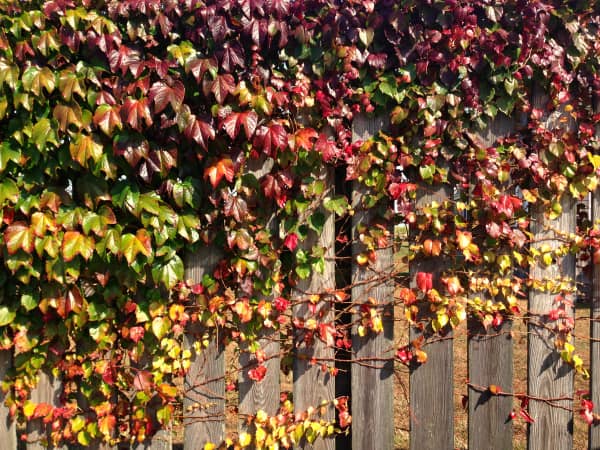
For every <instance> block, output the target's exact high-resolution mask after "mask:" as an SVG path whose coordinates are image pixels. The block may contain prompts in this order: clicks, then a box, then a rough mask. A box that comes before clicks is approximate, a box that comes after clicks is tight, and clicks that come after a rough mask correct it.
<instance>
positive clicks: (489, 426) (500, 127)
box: [467, 114, 514, 450]
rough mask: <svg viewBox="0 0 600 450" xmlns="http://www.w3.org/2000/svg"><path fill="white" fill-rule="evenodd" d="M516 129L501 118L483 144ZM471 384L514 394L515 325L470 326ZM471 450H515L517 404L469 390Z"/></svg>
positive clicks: (488, 131)
mask: <svg viewBox="0 0 600 450" xmlns="http://www.w3.org/2000/svg"><path fill="white" fill-rule="evenodd" d="M513 129H514V122H513V120H511V119H509V118H508V117H506V116H504V115H502V114H499V115H498V116H497V117H496V118H495V119H494V120H493V121H492V122H491V123H490V126H489V127H488V128H487V130H486V132H485V133H483V135H482V143H483V144H485V145H486V146H490V145H493V144H494V142H495V141H496V140H497V139H498V138H499V137H502V136H506V135H508V134H509V133H510V132H511V131H513ZM468 330H469V336H468V360H467V361H468V366H469V381H470V382H471V383H472V384H474V385H478V386H490V385H492V384H493V385H496V386H499V387H500V388H501V389H502V390H504V391H512V385H513V342H512V337H511V334H510V330H511V323H510V322H508V321H507V322H504V323H503V324H502V326H501V327H500V328H499V329H489V330H485V329H484V328H483V327H482V326H481V323H480V322H479V321H476V320H472V321H469V323H468ZM468 394H469V449H471V450H476V449H488V448H489V445H490V443H491V442H493V443H494V448H496V449H509V448H512V437H513V425H512V421H510V420H507V419H508V417H509V414H510V412H511V410H512V403H513V400H512V398H511V397H508V396H492V395H490V393H489V391H484V392H481V391H480V390H477V389H472V388H469V392H468Z"/></svg>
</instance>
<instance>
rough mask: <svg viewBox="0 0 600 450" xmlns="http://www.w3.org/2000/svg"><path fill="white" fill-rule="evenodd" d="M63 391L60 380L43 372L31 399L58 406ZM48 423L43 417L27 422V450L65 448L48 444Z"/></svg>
mask: <svg viewBox="0 0 600 450" xmlns="http://www.w3.org/2000/svg"><path fill="white" fill-rule="evenodd" d="M60 391H61V385H60V380H59V379H57V378H54V377H53V376H51V375H48V374H47V373H41V374H40V376H39V382H38V384H37V386H36V387H35V389H33V390H32V391H31V401H32V402H34V403H48V404H50V405H54V406H58V405H59V404H60V402H59V396H60ZM49 436H50V434H49V429H48V425H46V424H44V423H42V419H36V420H31V421H29V422H28V423H27V450H42V449H48V448H51V449H56V450H58V449H64V450H66V446H62V447H54V446H50V445H47V442H48V438H49Z"/></svg>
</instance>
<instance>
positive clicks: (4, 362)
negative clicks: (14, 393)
mask: <svg viewBox="0 0 600 450" xmlns="http://www.w3.org/2000/svg"><path fill="white" fill-rule="evenodd" d="M11 367H12V354H11V352H9V351H7V350H3V351H0V380H4V378H5V377H6V374H7V373H8V370H9V369H10V368H11ZM5 399H6V394H4V393H3V392H2V391H1V390H0V440H1V441H2V446H3V448H6V450H16V448H17V428H16V424H15V421H14V420H11V419H10V414H9V412H8V408H6V407H5V406H4V400H5Z"/></svg>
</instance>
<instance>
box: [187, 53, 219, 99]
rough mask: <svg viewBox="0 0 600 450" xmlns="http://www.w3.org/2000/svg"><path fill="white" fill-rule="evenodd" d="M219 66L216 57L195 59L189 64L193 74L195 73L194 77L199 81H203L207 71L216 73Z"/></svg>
mask: <svg viewBox="0 0 600 450" xmlns="http://www.w3.org/2000/svg"><path fill="white" fill-rule="evenodd" d="M218 67H219V65H218V62H217V60H216V58H214V57H212V58H202V59H194V60H193V61H191V62H190V63H189V64H188V68H189V70H190V71H191V72H192V75H194V78H196V81H197V82H198V83H200V82H201V81H202V78H203V77H204V74H205V73H206V72H207V71H209V72H213V73H216V72H217V69H218ZM206 95H208V94H206Z"/></svg>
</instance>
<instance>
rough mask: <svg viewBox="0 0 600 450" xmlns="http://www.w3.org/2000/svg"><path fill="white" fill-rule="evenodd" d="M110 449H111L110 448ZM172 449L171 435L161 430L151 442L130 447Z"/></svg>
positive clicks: (135, 449) (136, 448)
mask: <svg viewBox="0 0 600 450" xmlns="http://www.w3.org/2000/svg"><path fill="white" fill-rule="evenodd" d="M110 448H111V449H112V448H113V447H110ZM172 449H173V433H172V432H171V431H170V430H161V431H159V432H158V433H156V434H155V435H154V436H153V438H152V440H150V441H148V442H143V443H141V444H136V445H134V446H132V447H131V450H172ZM98 450H105V448H104V447H99V448H98ZM106 450H108V448H107V449H106Z"/></svg>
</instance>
